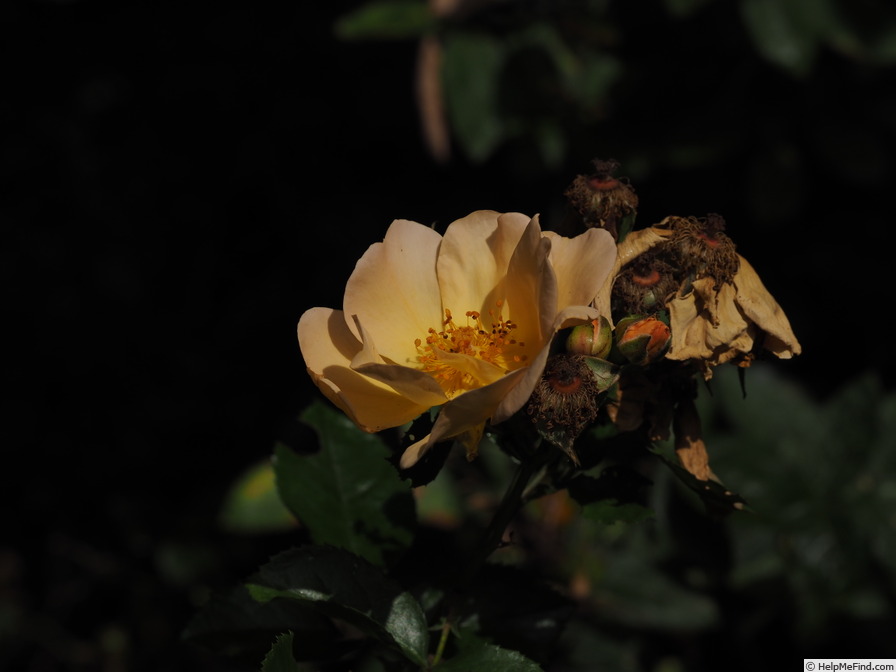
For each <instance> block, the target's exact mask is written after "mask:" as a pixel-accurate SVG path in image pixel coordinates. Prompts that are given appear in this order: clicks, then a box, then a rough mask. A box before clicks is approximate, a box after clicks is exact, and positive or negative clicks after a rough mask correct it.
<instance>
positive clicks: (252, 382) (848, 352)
mask: <svg viewBox="0 0 896 672" xmlns="http://www.w3.org/2000/svg"><path fill="white" fill-rule="evenodd" d="M520 4H521V6H522V7H523V9H524V10H526V11H533V12H539V11H541V12H547V10H546V9H545V5H544V4H543V3H534V2H532V3H520ZM633 4H635V3H621V2H620V3H608V7H609V9H608V11H607V15H608V18H609V20H611V21H612V22H613V23H614V25H615V26H617V28H618V35H619V39H618V40H616V41H615V42H614V44H613V47H612V49H613V51H614V53H615V54H616V56H618V58H619V59H620V60H621V62H622V63H623V64H624V66H625V72H624V75H623V76H622V78H621V79H620V81H619V82H618V83H617V85H616V86H615V87H614V89H613V95H612V96H610V97H609V98H608V99H607V100H606V108H605V110H604V112H603V115H602V117H601V118H600V119H599V120H597V121H593V122H589V123H579V124H578V125H576V124H572V125H571V126H570V138H571V142H570V144H569V148H568V151H567V152H566V154H565V156H564V159H563V162H562V165H559V166H554V167H546V166H545V165H544V164H543V163H541V162H540V160H539V158H538V156H537V153H536V152H534V151H533V149H532V148H531V147H529V146H527V145H526V144H525V142H523V141H515V142H512V143H508V144H507V145H505V146H502V147H500V148H499V149H498V150H497V151H496V152H495V153H494V154H492V155H491V156H490V157H488V159H487V160H486V161H484V162H481V163H474V162H472V161H471V160H469V159H468V158H466V157H465V155H464V153H463V150H462V148H459V147H455V148H454V149H455V151H454V153H453V159H452V160H451V161H450V162H449V163H447V164H442V165H440V164H438V163H436V162H435V161H433V160H432V159H431V158H430V156H429V155H428V154H427V152H426V148H425V146H424V143H423V142H422V139H421V134H420V131H419V124H418V118H417V112H416V108H415V99H414V88H413V72H414V64H415V58H416V54H417V44H416V42H415V41H414V40H406V41H401V40H397V41H382V42H373V43H370V42H360V43H354V42H352V43H350V42H344V41H340V40H337V39H336V38H335V37H334V36H333V30H332V26H333V23H334V21H335V20H336V18H337V17H339V16H340V15H341V14H342V13H343V12H344V11H346V10H347V9H349V8H351V7H353V6H356V5H353V4H352V3H341V4H340V3H331V4H326V3H315V4H314V5H313V9H310V8H309V7H311V6H306V5H301V6H295V5H291V4H289V3H282V4H280V5H278V6H277V7H276V8H275V7H274V4H273V3H265V4H264V6H246V5H242V6H238V7H234V6H227V5H220V4H215V5H208V6H198V5H195V6H192V5H190V6H188V5H180V6H177V7H176V8H167V7H166V8H160V7H157V6H156V5H155V3H148V2H146V3H139V2H135V3H127V4H124V3H122V4H119V3H104V2H89V1H86V0H84V1H72V2H30V3H28V2H25V3H17V4H12V3H4V4H3V6H2V7H0V39H2V42H3V44H4V46H5V56H4V58H3V66H2V85H3V96H2V100H0V120H2V128H3V131H2V132H3V136H2V142H0V174H2V184H3V194H4V196H3V197H2V198H0V222H2V227H3V231H4V240H5V241H6V242H5V244H3V245H2V246H0V250H2V252H0V253H2V254H3V263H2V265H0V268H2V271H3V273H4V285H5V289H6V295H7V299H6V305H5V311H4V312H5V313H6V315H7V319H6V331H7V333H8V334H10V335H12V341H13V343H12V345H11V346H10V347H9V349H8V350H7V356H6V364H5V367H6V374H5V376H4V378H5V380H6V382H7V392H8V394H7V402H6V404H5V411H6V415H7V417H8V418H9V421H8V422H7V426H8V427H10V428H11V429H12V433H11V435H10V438H9V439H8V441H6V442H5V443H6V445H5V448H4V451H5V454H6V455H7V456H8V457H7V463H6V465H5V466H4V467H3V469H2V473H3V481H4V483H3V492H4V495H5V497H4V499H5V503H4V505H3V509H2V510H3V517H4V520H3V528H2V529H3V536H2V539H0V590H2V593H0V597H2V598H3V600H4V602H3V604H4V606H3V607H2V608H3V611H4V614H3V619H2V624H3V625H2V626H0V627H2V628H3V630H2V631H0V636H2V638H3V639H2V645H3V648H4V650H5V652H4V653H3V654H2V655H0V667H2V666H4V665H8V666H9V668H8V669H17V670H18V669H21V670H62V669H106V670H117V669H122V670H123V669H146V670H175V669H216V668H215V667H214V665H215V664H216V663H215V662H214V661H213V659H210V658H208V657H207V656H206V655H205V654H204V653H203V652H201V651H197V650H195V649H193V648H192V647H190V646H187V645H183V644H181V643H180V642H179V633H180V631H181V629H182V627H183V625H184V624H185V622H186V620H187V619H188V618H189V617H190V615H191V614H192V613H193V611H194V610H195V608H196V606H197V604H198V603H199V601H200V600H201V598H202V596H203V594H204V593H203V592H202V590H203V589H204V588H206V587H208V586H216V585H224V584H227V583H229V582H233V581H236V580H238V579H240V578H241V577H242V576H244V575H245V574H246V573H248V572H249V571H251V570H252V569H254V568H255V567H256V566H257V565H258V564H259V563H260V562H262V561H264V560H265V559H266V558H267V556H268V554H269V553H270V552H273V551H275V550H279V549H280V548H282V546H283V544H284V540H283V539H281V538H276V537H274V538H266V537H265V538H253V539H245V538H240V537H234V536H232V535H227V534H225V533H223V532H222V531H220V530H219V529H218V528H217V527H216V524H215V520H216V516H217V512H218V508H219V507H220V503H221V500H222V498H223V496H224V493H225V491H226V489H227V487H228V486H229V484H230V482H231V481H232V480H233V478H234V477H235V476H236V475H237V474H238V473H239V472H240V471H241V470H242V469H243V468H244V467H246V466H247V465H249V464H252V463H254V462H255V461H257V460H258V459H261V458H263V457H265V456H267V455H269V454H270V451H271V449H272V446H273V443H274V442H275V441H276V440H278V439H282V438H284V437H286V436H289V435H291V434H292V433H293V432H295V431H296V426H295V425H296V421H295V418H296V415H297V414H298V412H299V411H300V410H301V409H302V408H303V407H304V405H305V404H306V403H308V401H309V400H311V399H312V398H315V395H316V391H315V389H314V388H313V386H312V385H311V383H310V381H309V379H308V378H307V376H306V375H305V373H304V365H303V363H302V360H301V356H300V353H299V350H298V347H297V343H296V338H295V325H296V323H297V321H298V319H299V316H300V315H301V314H302V312H303V311H304V310H306V309H307V308H309V307H311V306H314V305H325V306H334V307H338V306H339V304H340V301H341V294H342V289H343V287H344V282H345V280H346V279H347V277H348V275H349V273H350V272H351V269H352V267H353V265H354V262H355V260H356V259H357V258H358V257H359V256H360V254H361V253H362V252H363V251H364V250H365V249H366V248H367V246H368V245H369V244H371V243H372V242H375V241H377V240H380V239H381V238H382V235H383V233H384V232H385V229H386V227H387V226H388V224H389V222H390V221H391V220H392V219H393V218H408V219H413V220H416V221H419V222H423V223H437V224H438V225H441V226H444V225H446V224H447V223H448V222H450V221H451V220H452V219H454V218H457V217H459V216H462V215H464V214H466V213H467V212H469V211H472V210H476V209H481V208H488V209H496V210H517V211H522V212H526V213H529V214H534V213H536V212H541V213H543V214H544V215H545V217H546V219H548V221H550V217H551V216H553V215H554V213H556V212H558V211H559V210H560V209H562V205H563V200H562V192H563V190H564V189H565V187H566V186H567V184H568V183H569V182H570V181H571V180H572V178H573V177H574V176H575V175H576V174H577V173H581V172H587V171H588V170H589V169H590V160H591V158H593V157H611V156H612V157H616V158H618V159H620V160H621V161H622V162H623V167H622V169H621V171H620V173H621V174H622V175H628V176H629V177H631V179H632V182H633V184H634V186H635V188H636V190H637V192H638V194H639V196H640V199H641V207H640V216H639V221H640V222H641V223H642V224H645V223H650V222H655V221H658V220H659V219H661V218H662V217H663V216H665V215H668V214H679V215H704V214H706V213H708V212H719V213H722V214H723V215H724V216H725V218H726V220H727V221H728V227H729V228H728V231H729V233H730V235H731V236H732V237H733V238H734V240H735V241H736V242H737V243H738V246H739V251H740V252H741V253H742V254H744V256H746V257H747V258H748V259H750V261H751V262H752V264H753V265H754V266H755V267H756V269H757V270H758V271H759V273H760V275H761V276H762V278H763V280H764V281H765V283H766V285H767V287H768V288H769V289H770V290H771V292H772V293H773V294H774V295H775V297H776V298H777V299H778V301H779V302H780V303H781V304H782V306H783V307H784V309H785V310H786V311H787V313H788V315H789V316H790V318H791V322H792V324H793V327H794V330H795V332H796V334H797V336H798V337H799V339H800V341H801V343H802V345H803V348H804V354H803V355H802V356H800V357H798V358H797V359H795V360H793V361H791V362H782V363H781V364H780V366H779V368H780V369H781V371H782V372H783V373H784V374H785V375H787V376H789V377H793V378H794V379H796V380H798V381H800V382H801V383H803V384H805V386H806V387H807V388H808V389H810V390H811V392H812V394H813V395H816V396H817V397H818V398H820V399H824V398H826V397H827V395H829V394H830V393H831V391H832V390H834V389H836V388H837V387H838V386H839V385H841V384H842V383H843V382H844V381H847V380H849V379H851V378H852V377H853V376H855V375H856V374H858V373H859V372H863V371H868V370H874V371H878V372H879V373H880V375H881V377H882V378H883V379H884V381H885V383H886V385H887V387H888V388H889V389H892V383H893V377H892V376H893V373H894V354H893V352H894V348H893V347H892V345H891V344H890V336H889V330H890V327H889V326H888V325H889V322H890V319H889V317H888V313H889V312H890V310H891V308H892V301H891V300H889V297H890V294H891V291H890V290H891V287H892V282H891V281H890V278H889V270H891V266H892V264H891V261H890V257H891V253H890V244H891V243H890V240H891V238H890V228H891V226H892V217H891V215H890V211H889V207H890V198H891V194H892V189H891V185H892V184H893V183H894V179H896V169H894V158H893V157H894V153H893V149H894V137H896V86H894V84H896V72H894V68H893V67H892V66H889V65H880V64H879V63H871V62H868V61H866V60H862V59H861V58H854V57H849V56H846V55H844V54H842V53H836V52H835V51H834V50H831V49H828V48H823V49H821V50H820V51H819V53H818V55H817V59H816V61H815V63H814V65H813V68H812V69H811V72H809V73H808V74H807V75H805V76H804V77H794V76H793V75H792V74H790V73H787V72H784V71H782V70H781V69H780V68H778V67H775V65H774V64H772V63H769V62H767V61H766V60H764V59H763V58H762V57H761V56H760V55H759V54H757V53H756V50H755V49H754V48H753V46H752V44H751V42H750V40H749V38H748V36H747V35H746V34H745V32H744V30H743V27H742V25H741V23H740V20H739V15H738V14H737V11H736V9H733V8H732V7H731V5H733V4H734V3H730V4H729V3H705V4H706V7H705V8H703V9H702V10H700V11H696V12H694V13H693V14H691V15H689V16H686V17H683V18H679V17H675V16H672V15H671V14H670V13H669V12H668V11H667V10H666V8H665V6H664V5H663V4H661V3H658V2H646V3H637V4H638V5H639V7H638V8H633V7H630V6H629V5H633ZM865 6H866V7H868V8H869V12H871V13H872V16H873V12H874V11H877V10H880V6H876V5H874V4H873V3H866V5H865ZM881 11H883V10H881ZM886 16H887V17H889V15H888V14H887V15H886ZM545 17H546V19H549V18H550V16H549V12H547V13H546V14H545ZM869 23H873V22H869ZM691 141H699V142H700V143H702V146H705V147H710V148H715V150H716V151H712V152H709V153H708V154H705V155H703V156H702V157H698V158H696V159H692V160H687V161H679V160H677V159H676V158H675V157H676V153H675V148H676V147H677V146H678V145H679V144H681V143H683V142H691ZM627 157H637V159H638V160H637V161H636V162H634V163H633V164H628V165H632V170H629V171H627V170H626V167H627V164H626V158H627ZM187 557H189V558H190V560H189V562H186V561H184V562H181V560H182V559H183V558H187Z"/></svg>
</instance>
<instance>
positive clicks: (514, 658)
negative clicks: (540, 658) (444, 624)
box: [435, 631, 542, 672]
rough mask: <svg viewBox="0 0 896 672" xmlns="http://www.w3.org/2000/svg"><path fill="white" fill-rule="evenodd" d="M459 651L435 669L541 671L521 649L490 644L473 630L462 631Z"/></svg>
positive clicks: (443, 671) (456, 671)
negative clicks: (512, 649)
mask: <svg viewBox="0 0 896 672" xmlns="http://www.w3.org/2000/svg"><path fill="white" fill-rule="evenodd" d="M455 641H456V644H457V653H456V654H455V655H454V656H452V657H451V659H450V660H446V661H444V662H442V663H440V664H439V665H438V666H437V667H436V668H435V669H436V670H438V671H439V672H470V670H488V672H541V670H542V668H541V666H539V665H538V664H536V663H535V662H533V661H532V660H530V659H528V658H526V657H525V656H524V655H523V654H521V653H520V652H519V651H511V650H510V649H502V648H501V647H500V646H495V645H494V644H489V643H488V642H487V641H485V640H484V639H480V638H479V637H477V636H476V635H474V634H473V633H472V632H469V631H462V632H461V633H460V634H459V635H458V636H457V637H456V640H455Z"/></svg>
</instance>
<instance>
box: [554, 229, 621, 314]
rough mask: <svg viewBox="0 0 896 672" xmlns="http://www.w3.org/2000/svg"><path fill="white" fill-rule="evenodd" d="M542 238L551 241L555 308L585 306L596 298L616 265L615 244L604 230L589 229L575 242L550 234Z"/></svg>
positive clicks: (571, 239)
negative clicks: (554, 274)
mask: <svg viewBox="0 0 896 672" xmlns="http://www.w3.org/2000/svg"><path fill="white" fill-rule="evenodd" d="M544 235H545V236H546V237H548V238H550V240H551V265H552V266H553V267H554V272H555V273H556V274H557V287H558V289H557V301H558V304H557V305H558V306H559V307H560V308H563V307H564V306H587V305H589V304H590V303H591V302H592V301H593V300H594V297H595V296H597V293H598V292H599V291H600V288H601V286H602V285H603V284H604V282H605V281H606V280H607V278H608V277H609V275H610V272H611V271H612V270H613V266H614V264H615V262H616V243H615V241H614V240H613V236H611V235H610V233H609V232H608V231H606V230H604V229H595V228H591V229H588V230H587V231H586V232H585V233H583V234H581V235H578V236H576V237H575V238H565V237H563V236H560V235H558V234H557V233H555V232H553V231H545V232H544Z"/></svg>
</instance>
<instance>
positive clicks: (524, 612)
mask: <svg viewBox="0 0 896 672" xmlns="http://www.w3.org/2000/svg"><path fill="white" fill-rule="evenodd" d="M575 611H576V604H575V602H573V601H572V600H571V599H569V598H568V597H566V596H565V595H562V594H561V593H559V592H558V591H556V590H554V589H553V588H552V587H550V586H549V585H548V584H547V583H546V582H545V580H544V577H543V576H540V575H538V574H537V573H535V572H530V571H525V570H523V569H520V568H518V567H513V566H509V565H498V564H491V563H488V564H486V565H485V566H483V567H482V569H481V572H480V574H479V576H477V577H476V579H475V580H474V581H473V582H472V583H471V584H470V585H468V586H467V587H466V589H465V590H464V597H463V600H462V602H461V603H460V604H459V606H458V613H459V614H462V616H461V617H460V618H459V619H458V622H457V626H458V627H459V628H460V629H461V630H467V629H469V630H471V631H472V632H473V633H474V634H475V635H476V636H478V637H484V638H487V639H488V641H490V642H492V643H493V644H497V645H498V646H500V647H502V648H505V649H512V650H514V651H517V652H519V653H521V654H522V655H524V656H526V657H527V658H530V659H532V660H535V661H548V660H550V659H551V657H552V656H553V655H554V654H555V653H556V648H555V647H556V644H557V641H558V640H559V638H560V636H561V634H562V632H563V629H564V628H565V627H566V625H567V623H568V622H569V620H570V618H571V617H572V615H573V614H574V613H575ZM484 669H488V668H484Z"/></svg>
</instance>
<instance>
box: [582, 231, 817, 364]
mask: <svg viewBox="0 0 896 672" xmlns="http://www.w3.org/2000/svg"><path fill="white" fill-rule="evenodd" d="M667 219H672V218H667ZM671 235H672V231H671V230H670V229H669V228H666V227H664V226H661V225H658V226H654V227H650V228H648V229H643V230H640V231H635V232H633V233H631V234H629V236H628V237H627V238H626V239H625V241H624V242H623V243H621V244H620V245H619V256H618V258H617V260H616V266H615V268H614V269H613V274H612V275H611V277H610V279H609V280H608V285H611V284H612V283H613V282H614V280H615V279H616V278H617V276H618V275H619V271H620V269H621V268H622V267H623V266H625V265H626V264H628V263H630V262H633V261H634V260H635V259H637V258H638V257H639V256H640V255H644V254H645V253H647V252H648V251H650V250H657V249H660V248H661V247H662V246H663V245H664V244H666V242H667V241H668V240H669V237H670V236H671ZM732 255H733V257H734V258H735V259H736V262H735V266H736V270H735V271H734V272H733V273H732V274H731V278H730V279H725V280H722V281H720V280H719V279H718V278H716V277H712V276H711V275H706V276H703V277H698V278H697V279H695V280H693V281H692V282H689V283H685V284H683V285H682V287H680V288H679V289H678V290H677V291H676V292H674V293H672V294H671V295H670V296H669V297H668V298H667V301H666V307H667V308H668V310H669V317H670V327H671V332H672V341H671V347H670V349H669V352H668V353H667V354H666V358H667V359H672V360H677V361H687V360H690V361H693V362H695V363H697V364H699V365H700V368H701V370H702V372H703V375H704V377H705V378H707V379H709V378H711V377H712V368H713V367H714V366H717V365H719V364H723V363H725V362H730V361H744V362H746V363H748V362H749V359H746V360H744V358H745V357H746V358H749V357H750V356H751V354H752V353H754V352H755V351H756V350H758V349H761V350H765V351H767V352H769V353H771V354H773V355H775V356H776V357H778V358H780V359H790V358H791V357H793V356H794V355H798V354H800V352H801V346H800V343H799V341H798V340H797V338H796V336H795V335H794V333H793V330H792V329H791V327H790V322H789V321H788V319H787V316H786V315H785V313H784V311H783V310H782V308H781V306H780V305H778V302H777V301H776V300H775V298H774V297H773V296H772V295H771V293H769V291H768V290H767V289H766V288H765V285H763V283H762V280H761V279H760V278H759V275H758V274H757V273H756V271H755V270H754V269H753V267H752V266H751V265H750V264H749V262H748V261H747V260H746V259H745V258H744V257H742V256H741V255H740V254H735V253H733V252H732ZM596 305H597V307H598V308H599V309H601V310H602V311H604V312H606V311H607V310H609V298H608V288H607V287H604V289H603V290H602V292H601V293H600V294H599V296H598V300H597V302H596Z"/></svg>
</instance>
